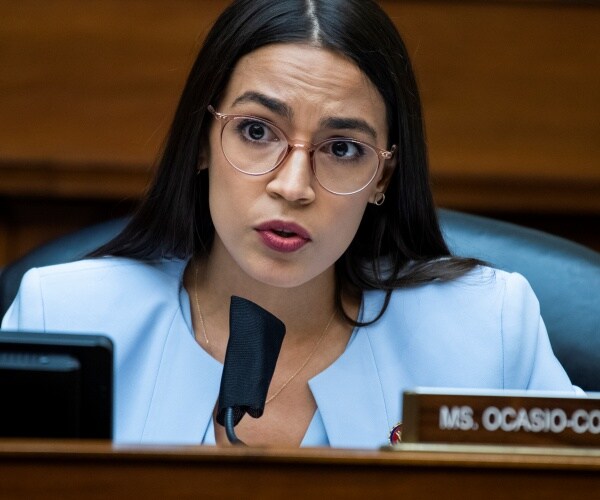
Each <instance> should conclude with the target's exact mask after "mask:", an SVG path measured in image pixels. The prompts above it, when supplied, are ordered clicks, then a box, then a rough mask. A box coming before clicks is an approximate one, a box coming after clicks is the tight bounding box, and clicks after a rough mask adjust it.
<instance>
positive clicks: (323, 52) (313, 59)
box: [221, 44, 386, 130]
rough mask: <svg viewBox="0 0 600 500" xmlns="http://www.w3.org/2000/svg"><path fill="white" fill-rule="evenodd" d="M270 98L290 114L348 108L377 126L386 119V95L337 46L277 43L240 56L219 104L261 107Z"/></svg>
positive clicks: (330, 112)
mask: <svg viewBox="0 0 600 500" xmlns="http://www.w3.org/2000/svg"><path fill="white" fill-rule="evenodd" d="M257 96H263V97H264V98H265V99H262V100H261V99H260V98H257ZM266 99H270V100H271V101H273V102H274V103H280V104H282V105H283V106H282V108H283V109H281V110H280V111H281V114H287V115H288V116H287V117H288V118H290V119H291V118H293V117H294V116H295V115H297V114H307V113H310V114H313V115H314V114H315V113H316V114H320V115H340V114H342V115H345V114H348V113H350V114H351V115H360V116H363V117H364V118H365V119H367V120H371V121H372V122H374V126H376V127H377V128H380V129H381V127H385V125H386V122H385V104H384V102H383V98H382V97H381V95H380V93H379V92H378V90H377V89H376V88H375V86H374V85H373V83H372V82H371V81H370V80H369V78H368V77H367V76H366V75H365V74H364V73H363V72H362V71H361V70H360V68H359V67H358V66H357V65H356V64H355V63H354V62H352V61H350V60H349V59H348V58H346V57H345V56H343V55H341V54H339V53H337V52H334V51H331V50H327V49H323V48H319V47H314V46H311V45H306V44H273V45H268V46H265V47H261V48H260V49H257V50H255V51H253V52H251V53H249V54H247V55H246V56H244V57H243V58H242V59H240V61H239V62H238V63H237V64H236V66H235V68H234V70H233V72H232V74H231V78H230V80H229V82H228V84H227V87H226V89H225V93H224V96H223V99H222V100H221V106H225V107H227V111H230V112H235V111H237V110H241V109H243V110H245V111H248V110H252V109H257V110H258V109H260V108H261V107H264V106H265V104H267V103H266ZM280 107H281V106H280ZM382 130H383V129H382Z"/></svg>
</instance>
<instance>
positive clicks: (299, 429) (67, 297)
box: [3, 0, 573, 447]
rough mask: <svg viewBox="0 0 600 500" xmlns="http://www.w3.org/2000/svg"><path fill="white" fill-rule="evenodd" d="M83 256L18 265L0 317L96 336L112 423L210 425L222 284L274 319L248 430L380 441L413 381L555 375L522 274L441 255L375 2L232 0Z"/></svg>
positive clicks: (392, 44)
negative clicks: (109, 373) (140, 180)
mask: <svg viewBox="0 0 600 500" xmlns="http://www.w3.org/2000/svg"><path fill="white" fill-rule="evenodd" d="M107 256H110V257H107ZM94 257H96V258H94V259H89V260H85V261H82V262H79V263H74V264H67V265H62V266H55V267H51V268H45V269H39V270H33V271H30V272H29V273H28V274H27V275H26V277H25V278H24V280H23V283H22V286H21V290H20V292H19V295H18V297H17V299H16V300H15V303H14V304H13V306H12V307H11V309H10V310H9V311H8V313H7V316H6V318H5V320H4V323H3V328H9V329H16V328H20V329H33V330H45V331H75V332H82V331H83V332H85V331H89V332H103V333H106V334H108V335H110V336H111V337H112V338H113V340H114V342H115V344H116V373H117V376H116V394H117V396H116V415H115V418H116V421H115V424H116V435H115V439H116V440H117V441H126V442H170V443H174V442H184V443H206V444H213V443H217V444H220V443H224V442H225V437H224V431H223V428H222V427H221V426H220V425H215V423H214V408H215V402H216V399H217V395H218V389H219V381H220V377H221V370H222V364H221V363H222V362H223V359H224V354H225V348H226V345H227V339H228V334H229V324H228V314H229V299H230V297H231V296H232V295H238V296H242V297H245V298H248V299H250V300H252V301H254V302H256V303H258V304H259V305H261V306H262V307H264V308H265V309H267V310H269V311H271V312H272V313H273V314H275V315H276V316H278V317H279V318H280V319H281V320H282V321H283V322H284V323H285V325H286V328H287V333H286V337H285V340H284V343H283V346H282V349H281V353H280V356H279V360H278V364H277V367H276V370H275V374H274V377H273V381H272V383H271V386H270V390H269V394H268V398H267V405H266V409H265V413H264V415H263V416H262V418H260V419H257V420H255V419H251V418H248V417H247V418H244V419H243V420H242V421H241V422H240V424H239V425H238V426H237V433H238V435H239V437H240V438H241V439H242V440H244V441H246V442H247V443H249V444H279V445H291V446H298V445H300V444H302V445H332V446H349V447H377V446H379V445H381V444H383V443H384V442H385V441H386V438H387V436H388V433H389V431H390V429H391V428H392V427H393V426H394V424H395V423H396V422H397V421H398V420H399V419H400V415H401V411H400V410H401V408H400V406H401V400H400V398H401V393H402V390H403V389H405V388H410V387H414V386H417V385H418V386H450V387H481V388H511V389H552V390H565V391H573V387H572V385H571V383H570V382H569V380H568V377H567V376H566V374H565V372H564V370H563V369H562V367H561V366H560V364H559V363H558V361H557V360H556V358H555V357H554V355H553V354H552V350H551V348H550V345H549V342H548V337H547V334H546V331H545V328H544V325H543V322H542V321H541V318H540V316H539V308H538V304H537V301H536V299H535V297H534V295H533V293H532V291H531V290H530V288H529V286H528V284H527V283H526V282H525V280H524V279H523V278H522V277H520V276H519V275H512V274H508V273H504V272H500V271H494V270H491V269H489V268H487V267H484V266H479V265H478V263H477V262H476V261H473V260H468V259H459V258H454V257H451V256H450V254H449V251H448V249H447V247H446V245H445V243H444V241H443V238H442V235H441V233H440V229H439V226H438V223H437V219H436V215H435V211H434V207H433V203H432V197H431V193H430V190H429V184H428V173H427V160H426V151H425V144H424V137H423V126H422V119H421V111H420V102H419V97H418V92H417V88H416V85H415V81H414V76H413V73H412V70H411V67H410V64H409V61H408V57H407V54H406V50H405V48H404V45H403V43H402V41H401V39H400V36H399V34H398V33H397V31H396V29H395V27H394V25H393V24H392V22H391V21H390V20H389V18H388V17H387V16H386V15H385V14H384V13H383V11H382V10H381V9H380V8H379V7H378V6H377V5H376V4H375V3H373V2H371V1H366V0H238V1H235V2H234V3H233V4H232V5H231V6H230V7H229V8H228V9H227V10H226V11H225V12H224V13H223V14H222V15H221V17H220V18H219V19H218V20H217V22H216V24H215V26H214V27H213V29H212V30H211V32H210V33H209V34H208V36H207V38H206V41H205V43H204V45H203V47H202V49H201V51H200V54H199V56H198V58H197V60H196V62H195V64H194V66H193V68H192V70H191V73H190V76H189V78H188V81H187V83H186V86H185V88H184V90H183V94H182V97H181V101H180V103H179V106H178V108H177V111H176V114H175V118H174V122H173V125H172V128H171V131H170V134H169V137H168V141H167V143H166V146H165V150H164V152H163V154H162V159H161V161H160V165H159V169H158V171H157V174H156V178H155V180H154V182H153V185H152V186H151V188H150V190H149V192H148V195H147V196H146V198H145V200H144V201H143V203H142V205H141V207H140V209H139V211H138V212H137V214H136V215H135V216H134V218H133V220H132V221H131V223H130V224H129V226H128V227H127V228H126V229H125V230H124V231H123V233H122V234H121V235H119V236H118V237H117V238H116V239H115V240H114V241H112V242H110V243H109V244H108V245H106V246H105V247H103V248H101V249H99V250H98V251H97V252H95V254H94Z"/></svg>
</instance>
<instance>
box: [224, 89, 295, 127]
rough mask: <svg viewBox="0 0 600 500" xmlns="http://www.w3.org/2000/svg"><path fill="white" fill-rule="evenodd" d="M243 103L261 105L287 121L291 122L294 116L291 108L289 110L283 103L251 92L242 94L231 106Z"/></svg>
mask: <svg viewBox="0 0 600 500" xmlns="http://www.w3.org/2000/svg"><path fill="white" fill-rule="evenodd" d="M244 102H256V103H258V104H261V105H262V106H264V107H265V108H267V109H269V110H271V111H272V112H273V113H276V114H278V115H280V116H283V117H284V118H287V119H288V120H291V119H292V117H293V115H294V112H293V111H292V108H290V107H289V106H288V105H287V104H286V103H285V102H283V101H280V100H279V99H275V98H273V97H269V96H267V95H265V94H261V93H260V92H256V91H253V90H249V91H247V92H244V93H243V94H242V95H241V96H239V97H238V98H236V100H235V101H233V106H235V105H236V104H241V103H244Z"/></svg>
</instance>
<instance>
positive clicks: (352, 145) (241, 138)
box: [221, 117, 379, 194]
mask: <svg viewBox="0 0 600 500" xmlns="http://www.w3.org/2000/svg"><path fill="white" fill-rule="evenodd" d="M221 143H222V147H223V153H224V155H225V157H226V158H227V160H228V161H229V162H230V163H231V164H232V165H233V166H234V167H235V168H236V169H238V170H240V171H241V172H244V173H247V174H252V175H259V174H264V173H266V172H269V171H270V170H272V169H273V168H274V167H275V166H277V165H278V164H279V163H280V162H281V161H282V160H283V158H284V157H285V155H286V153H287V151H288V141H287V139H286V136H285V135H284V133H283V132H282V131H281V130H279V129H278V128H277V127H275V126H273V125H272V124H270V123H267V122H264V121H262V120H260V119H258V118H251V117H235V118H232V119H231V120H229V121H228V122H227V123H226V124H225V126H224V127H223V132H222V135H221ZM312 161H313V170H314V173H315V176H316V178H317V180H318V181H319V183H320V184H321V185H322V186H323V187H324V188H325V189H327V190H329V191H331V192H334V193H339V194H349V193H354V192H356V191H360V190H361V189H362V188H364V187H365V186H366V185H367V184H369V182H371V180H372V179H373V177H374V176H375V173H376V172H377V168H378V166H379V156H378V154H377V151H375V150H374V149H373V148H372V147H371V146H369V145H368V144H364V143H362V142H360V141H355V140H353V139H349V138H333V139H330V140H327V141H324V142H321V143H319V145H318V147H317V149H316V150H315V151H314V152H313V155H312Z"/></svg>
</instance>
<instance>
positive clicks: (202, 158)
mask: <svg viewBox="0 0 600 500" xmlns="http://www.w3.org/2000/svg"><path fill="white" fill-rule="evenodd" d="M209 163H210V155H209V151H208V147H206V146H204V147H201V148H200V152H199V153H198V166H197V169H198V172H201V171H202V170H206V169H207V168H208V165H209Z"/></svg>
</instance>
